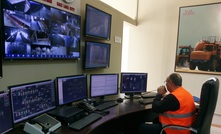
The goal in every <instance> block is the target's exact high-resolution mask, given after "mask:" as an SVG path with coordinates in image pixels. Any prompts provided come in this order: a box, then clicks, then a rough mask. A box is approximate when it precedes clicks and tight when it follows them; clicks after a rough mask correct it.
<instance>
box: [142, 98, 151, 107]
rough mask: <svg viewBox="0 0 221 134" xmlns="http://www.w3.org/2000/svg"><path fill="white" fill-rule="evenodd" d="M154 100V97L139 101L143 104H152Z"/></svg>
mask: <svg viewBox="0 0 221 134" xmlns="http://www.w3.org/2000/svg"><path fill="white" fill-rule="evenodd" d="M153 100H154V98H148V99H143V100H139V103H140V104H142V105H147V104H152V102H153Z"/></svg>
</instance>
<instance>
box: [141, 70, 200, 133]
mask: <svg viewBox="0 0 221 134" xmlns="http://www.w3.org/2000/svg"><path fill="white" fill-rule="evenodd" d="M165 82H166V87H165V86H160V87H158V89H157V93H158V94H157V96H156V97H155V99H154V101H153V104H152V109H153V111H154V112H157V113H160V114H159V123H154V124H146V123H144V124H141V125H140V126H139V132H140V134H159V133H160V131H161V129H162V127H163V126H165V125H169V124H170V125H172V124H173V125H182V126H190V125H191V124H192V123H193V121H194V117H195V110H196V107H195V104H194V99H193V96H192V95H191V94H190V93H189V92H188V91H187V90H185V89H184V88H183V87H182V77H181V76H180V75H179V74H177V73H172V74H170V75H169V76H168V77H167V79H166V81H165ZM166 88H167V90H168V91H169V92H170V94H168V95H166V96H165V97H163V96H164V95H165V93H166V92H167V91H166ZM164 133H166V134H190V131H189V130H178V129H171V128H170V129H169V128H168V129H165V132H164Z"/></svg>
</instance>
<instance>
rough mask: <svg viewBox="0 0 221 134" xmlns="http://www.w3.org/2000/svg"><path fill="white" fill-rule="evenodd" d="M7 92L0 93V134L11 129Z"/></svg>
mask: <svg viewBox="0 0 221 134" xmlns="http://www.w3.org/2000/svg"><path fill="white" fill-rule="evenodd" d="M10 104H11V103H10V97H9V92H0V126H1V127H0V134H4V133H6V132H8V131H10V130H11V129H12V114H11V105H10Z"/></svg>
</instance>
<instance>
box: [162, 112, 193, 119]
mask: <svg viewBox="0 0 221 134" xmlns="http://www.w3.org/2000/svg"><path fill="white" fill-rule="evenodd" d="M194 114H195V112H190V113H187V114H168V113H162V114H161V115H162V116H165V117H168V118H188V117H192V116H193V115H194Z"/></svg>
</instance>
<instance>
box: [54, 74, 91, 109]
mask: <svg viewBox="0 0 221 134" xmlns="http://www.w3.org/2000/svg"><path fill="white" fill-rule="evenodd" d="M73 77H85V78H86V83H85V84H86V96H85V97H82V98H78V99H76V100H72V101H70V102H66V103H63V104H60V102H59V89H58V88H59V83H58V80H59V79H64V78H67V79H68V78H73ZM87 97H88V82H87V74H79V75H67V76H59V77H56V98H57V106H58V107H59V106H64V105H69V104H71V103H73V102H77V101H79V100H83V99H86V98H87Z"/></svg>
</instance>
